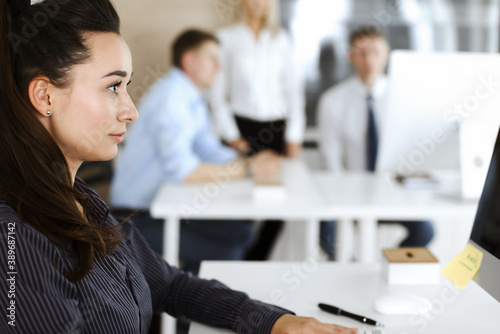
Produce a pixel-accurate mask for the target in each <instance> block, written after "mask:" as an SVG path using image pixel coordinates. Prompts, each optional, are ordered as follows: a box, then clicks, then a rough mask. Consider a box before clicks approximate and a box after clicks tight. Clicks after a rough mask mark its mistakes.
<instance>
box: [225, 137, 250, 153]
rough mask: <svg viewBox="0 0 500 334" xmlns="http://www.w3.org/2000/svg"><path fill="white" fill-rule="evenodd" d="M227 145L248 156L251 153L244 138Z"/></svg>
mask: <svg viewBox="0 0 500 334" xmlns="http://www.w3.org/2000/svg"><path fill="white" fill-rule="evenodd" d="M227 144H228V145H229V146H231V147H232V148H234V149H235V150H236V151H238V152H240V153H243V154H246V153H248V152H250V145H248V143H247V142H246V141H245V140H244V139H243V138H238V139H236V140H233V141H230V142H228V143H227Z"/></svg>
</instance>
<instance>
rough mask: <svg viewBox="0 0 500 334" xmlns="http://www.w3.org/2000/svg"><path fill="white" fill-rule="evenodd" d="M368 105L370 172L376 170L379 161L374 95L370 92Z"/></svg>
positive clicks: (367, 143) (367, 137)
mask: <svg viewBox="0 0 500 334" xmlns="http://www.w3.org/2000/svg"><path fill="white" fill-rule="evenodd" d="M366 102H367V105H368V129H367V130H368V131H367V136H366V141H367V142H366V148H367V152H366V153H367V165H366V169H367V170H368V171H370V172H374V171H375V164H376V162H377V152H378V132H377V124H376V121H375V113H374V111H373V96H372V95H371V94H370V93H369V94H368V96H367V99H366Z"/></svg>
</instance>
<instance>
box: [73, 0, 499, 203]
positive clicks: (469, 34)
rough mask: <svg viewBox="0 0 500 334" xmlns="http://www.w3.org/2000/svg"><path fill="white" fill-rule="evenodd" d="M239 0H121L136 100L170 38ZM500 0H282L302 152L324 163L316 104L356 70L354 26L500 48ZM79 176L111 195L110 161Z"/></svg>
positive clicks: (220, 19) (432, 41)
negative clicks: (300, 107)
mask: <svg viewBox="0 0 500 334" xmlns="http://www.w3.org/2000/svg"><path fill="white" fill-rule="evenodd" d="M240 2H241V0H141V1H137V0H115V5H116V7H117V10H118V12H119V14H120V17H121V19H122V35H123V36H124V38H125V40H126V41H127V43H128V45H129V46H130V48H131V52H132V56H133V61H134V75H133V78H132V83H131V85H130V86H129V94H130V96H131V97H132V99H133V100H134V102H136V103H137V102H138V101H139V100H140V98H141V96H142V95H143V93H144V92H145V91H146V90H147V89H148V88H149V87H150V86H151V85H152V84H153V83H154V82H155V81H156V80H157V79H158V78H160V77H161V76H163V75H164V74H165V73H167V72H168V70H169V68H170V57H171V56H170V46H171V43H172V41H173V40H174V38H175V37H176V36H177V35H178V34H179V33H180V32H182V31H183V30H185V29H187V28H201V29H205V30H209V31H214V30H215V29H217V28H220V27H223V26H226V25H230V24H231V23H232V22H233V18H234V12H235V8H236V7H237V6H238V5H239V4H240ZM499 2H500V0H280V13H281V22H282V25H283V27H285V29H287V30H288V32H289V33H290V34H291V36H292V38H293V41H294V44H295V54H294V57H296V63H297V66H298V70H299V73H301V77H302V79H303V83H304V87H305V93H306V114H307V130H306V134H305V142H304V147H305V150H304V151H303V152H304V157H305V160H306V161H308V164H309V165H310V167H312V168H321V166H322V162H321V158H320V156H319V153H318V150H317V141H318V134H317V131H316V106H317V101H318V98H319V96H320V95H321V93H322V92H324V91H325V90H326V89H328V88H329V87H331V86H332V85H334V84H336V83H338V82H339V81H341V80H343V79H345V78H347V77H348V76H349V75H351V74H352V68H351V66H349V64H348V62H347V59H346V53H347V49H348V35H349V33H350V31H351V30H352V29H353V28H355V27H357V26H361V25H364V24H371V25H375V26H378V27H380V28H381V29H382V30H383V31H384V32H385V33H386V34H387V37H388V40H389V42H390V45H391V48H392V49H406V50H419V51H449V52H453V51H473V52H488V53H497V52H498V51H499V39H500V36H499V19H500V4H499ZM79 174H80V176H81V177H83V178H84V179H85V180H87V181H88V182H90V183H91V184H92V186H93V187H94V188H95V189H96V190H97V191H98V192H99V194H100V195H101V196H102V197H103V198H104V199H105V200H106V199H107V198H108V191H109V181H110V177H111V175H112V163H111V162H99V163H91V164H86V165H84V166H83V168H81V170H80V173H79Z"/></svg>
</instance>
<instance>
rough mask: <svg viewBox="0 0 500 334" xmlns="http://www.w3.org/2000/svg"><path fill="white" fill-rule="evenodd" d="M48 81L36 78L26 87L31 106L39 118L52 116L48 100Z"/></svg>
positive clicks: (50, 103) (45, 78)
mask: <svg viewBox="0 0 500 334" xmlns="http://www.w3.org/2000/svg"><path fill="white" fill-rule="evenodd" d="M50 87H53V86H52V85H51V84H50V80H49V79H48V78H47V77H42V76H40V77H36V78H34V79H33V80H31V82H30V84H29V87H28V94H29V98H30V101H31V104H32V105H33V107H35V109H36V110H37V111H38V113H39V114H40V115H41V116H44V117H50V116H52V113H53V111H52V102H51V99H50V93H49V90H50Z"/></svg>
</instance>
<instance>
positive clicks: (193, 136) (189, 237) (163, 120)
mask: <svg viewBox="0 0 500 334" xmlns="http://www.w3.org/2000/svg"><path fill="white" fill-rule="evenodd" d="M218 52H219V47H218V42H217V39H216V38H215V37H214V36H213V35H211V34H208V33H204V32H201V31H197V30H189V31H186V32H185V33H183V34H181V35H180V36H179V37H178V38H177V40H176V41H175V43H174V45H173V65H174V67H173V69H172V70H171V71H170V73H169V74H168V75H166V76H165V77H163V78H161V79H160V80H159V81H158V82H157V83H156V84H154V85H153V87H152V88H151V89H150V90H149V92H148V93H146V95H145V96H144V98H143V99H142V101H141V103H140V104H139V107H138V110H139V115H140V116H139V119H138V121H137V122H136V123H135V124H134V127H133V128H132V130H131V132H130V134H129V135H128V137H127V142H126V144H125V147H124V149H123V151H122V153H121V156H120V157H119V160H118V165H117V168H116V171H115V174H114V177H113V182H112V187H111V205H112V206H113V207H114V208H115V209H119V210H121V212H122V214H123V215H127V214H128V213H130V212H133V211H134V210H140V213H139V214H138V215H136V216H134V218H133V220H134V221H135V223H136V225H137V227H138V228H139V229H140V230H141V232H142V233H143V234H144V236H145V237H146V239H147V240H148V242H149V243H150V244H151V246H152V247H153V249H155V250H156V251H157V252H161V250H162V235H163V234H162V228H163V224H162V222H161V221H159V220H155V219H153V218H152V217H151V216H150V215H149V212H148V209H149V206H150V205H151V203H152V201H153V198H154V196H155V194H156V192H157V191H158V189H159V187H160V186H161V184H162V183H164V182H166V181H170V182H192V181H194V182H196V181H209V180H211V178H212V176H213V175H217V174H218V173H219V172H223V171H226V170H227V164H228V163H231V170H232V171H235V173H236V174H233V175H232V177H233V178H239V177H245V176H246V174H247V168H248V167H249V165H250V163H249V162H247V161H246V160H245V159H244V158H239V157H238V154H237V152H236V151H234V150H233V149H231V148H228V147H226V146H224V145H222V144H221V142H220V140H219V139H218V138H217V137H215V135H214V134H213V133H212V129H211V124H210V119H209V114H208V110H207V107H206V103H205V99H204V96H203V91H204V90H206V89H207V88H209V87H210V86H211V85H212V83H213V81H214V79H215V76H216V74H217V71H218V70H219V59H218ZM254 160H255V161H259V159H254ZM260 161H261V160H260ZM252 164H254V163H252ZM235 167H236V168H235ZM254 167H255V166H254ZM253 237H254V236H253V227H252V224H251V222H250V221H210V222H203V221H193V220H190V221H189V222H182V224H181V242H180V243H181V246H180V258H181V260H183V262H184V263H185V264H186V267H185V269H186V270H191V271H193V272H196V271H197V266H198V264H199V262H200V261H201V260H203V259H212V260H225V259H228V260H241V259H243V258H244V255H245V252H246V251H247V249H248V248H249V246H251V244H252V241H253Z"/></svg>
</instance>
